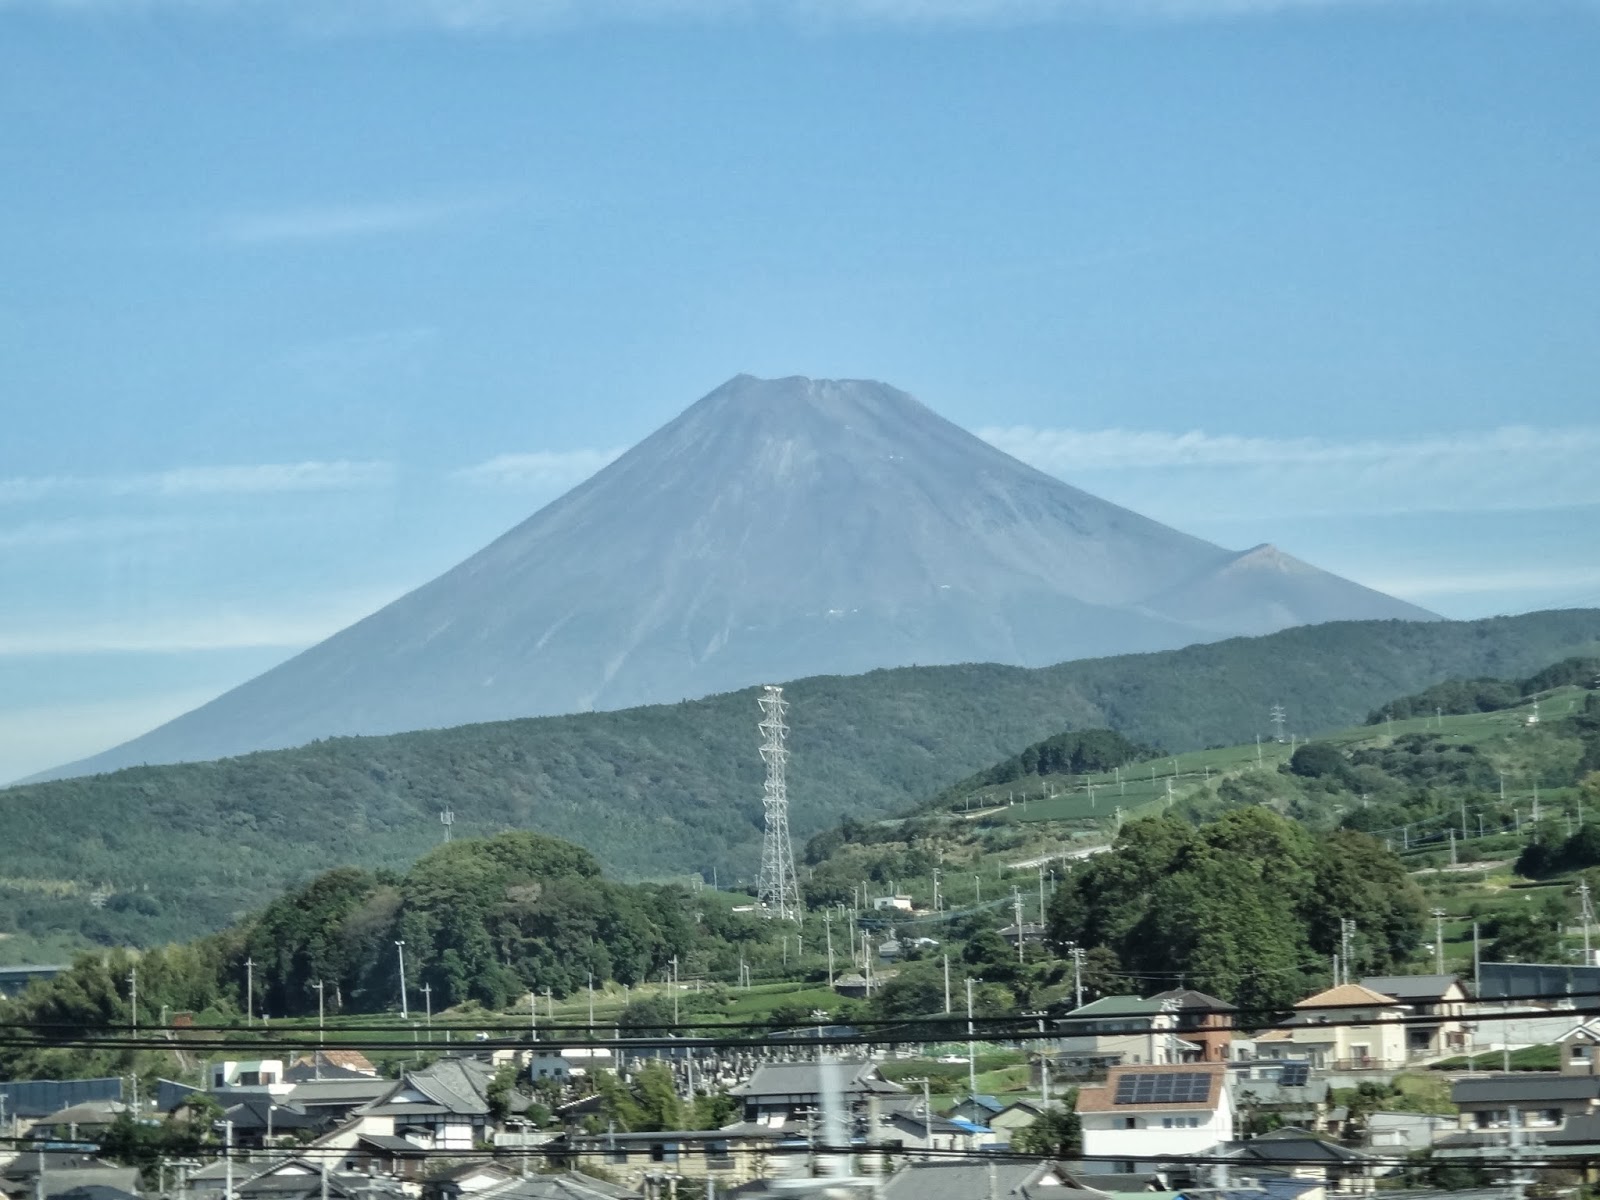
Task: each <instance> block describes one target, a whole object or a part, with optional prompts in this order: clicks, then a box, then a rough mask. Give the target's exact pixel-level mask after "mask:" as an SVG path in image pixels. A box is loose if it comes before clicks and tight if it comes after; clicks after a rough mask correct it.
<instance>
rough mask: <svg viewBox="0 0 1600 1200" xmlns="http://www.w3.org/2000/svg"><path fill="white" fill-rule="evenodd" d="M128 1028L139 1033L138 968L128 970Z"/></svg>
mask: <svg viewBox="0 0 1600 1200" xmlns="http://www.w3.org/2000/svg"><path fill="white" fill-rule="evenodd" d="M128 1028H129V1029H130V1030H132V1031H133V1033H134V1034H136V1035H137V1034H138V1032H139V968H138V967H129V968H128Z"/></svg>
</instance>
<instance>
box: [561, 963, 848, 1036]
mask: <svg viewBox="0 0 1600 1200" xmlns="http://www.w3.org/2000/svg"><path fill="white" fill-rule="evenodd" d="M739 962H740V965H741V966H742V965H743V964H744V957H743V955H741V956H740V959H739ZM828 984H829V986H830V987H831V986H832V984H833V977H832V976H831V975H830V976H829V977H828ZM589 1036H590V1037H593V1036H594V972H593V971H590V972H589Z"/></svg>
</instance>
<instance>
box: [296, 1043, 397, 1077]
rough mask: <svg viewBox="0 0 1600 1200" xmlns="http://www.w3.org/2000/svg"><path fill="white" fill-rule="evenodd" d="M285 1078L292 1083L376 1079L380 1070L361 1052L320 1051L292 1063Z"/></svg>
mask: <svg viewBox="0 0 1600 1200" xmlns="http://www.w3.org/2000/svg"><path fill="white" fill-rule="evenodd" d="M284 1078H285V1079H287V1080H289V1082H291V1083H304V1082H305V1081H306V1080H309V1079H363V1078H364V1079H376V1078H378V1068H377V1067H375V1066H373V1065H372V1060H371V1059H369V1058H368V1057H367V1056H366V1055H365V1054H363V1053H361V1051H359V1050H318V1051H316V1052H314V1053H312V1054H302V1055H301V1056H300V1057H299V1058H297V1059H295V1060H294V1062H292V1063H290V1064H289V1069H288V1070H287V1071H285V1072H284Z"/></svg>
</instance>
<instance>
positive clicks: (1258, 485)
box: [979, 426, 1600, 524]
mask: <svg viewBox="0 0 1600 1200" xmlns="http://www.w3.org/2000/svg"><path fill="white" fill-rule="evenodd" d="M979 432H980V435H981V436H982V437H983V438H984V439H985V440H986V441H988V442H990V443H991V444H993V445H994V446H997V447H998V448H999V449H1001V450H1004V451H1006V452H1007V453H1008V454H1012V455H1015V456H1016V457H1017V458H1020V459H1022V460H1023V461H1024V462H1027V463H1030V464H1032V465H1033V466H1036V467H1038V468H1039V469H1040V470H1042V471H1047V472H1049V473H1050V474H1053V475H1056V476H1059V477H1060V478H1063V479H1066V480H1068V481H1070V482H1079V483H1082V484H1084V486H1087V487H1089V488H1090V489H1091V490H1094V491H1098V492H1100V493H1102V494H1105V495H1107V496H1108V497H1109V498H1111V499H1115V500H1117V501H1118V502H1119V503H1123V504H1128V505H1129V506H1130V507H1133V508H1137V509H1139V510H1140V511H1143V512H1148V513H1150V514H1151V515H1153V516H1159V517H1161V518H1162V519H1166V520H1172V521H1175V522H1176V523H1178V524H1192V522H1193V521H1195V520H1197V519H1227V518H1233V517H1240V516H1244V515H1248V514H1252V513H1255V514H1259V513H1260V512H1262V511H1263V509H1264V508H1265V509H1269V510H1270V511H1272V512H1274V513H1276V514H1278V515H1280V516H1291V515H1292V516H1313V515H1341V514H1353V513H1394V512H1481V511H1514V510H1519V509H1540V508H1571V507H1578V506H1585V505H1593V504H1600V472H1596V471H1594V470H1593V467H1592V464H1593V462H1594V460H1595V455H1596V454H1597V453H1600V428H1595V427H1576V428H1565V429H1536V428H1529V427H1526V426H1508V427H1505V428H1501V429H1493V430H1485V431H1481V432H1472V433H1460V434H1450V435H1446V436H1441V437H1424V438H1410V439H1387V440H1386V439H1352V440H1346V441H1340V440H1336V439H1329V438H1307V437H1263V436H1259V435H1253V434H1252V435H1235V434H1211V433H1206V432H1204V431H1199V430H1193V431H1150V430H1127V429H1102V430H1079V429H1038V428H1031V427H1027V426H1012V427H997V428H989V429H984V430H980V431H979Z"/></svg>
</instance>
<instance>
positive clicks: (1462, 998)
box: [1361, 975, 1472, 1059]
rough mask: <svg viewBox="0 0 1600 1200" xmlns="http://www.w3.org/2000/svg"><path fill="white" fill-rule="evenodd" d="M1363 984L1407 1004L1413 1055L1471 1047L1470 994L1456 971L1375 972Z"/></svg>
mask: <svg viewBox="0 0 1600 1200" xmlns="http://www.w3.org/2000/svg"><path fill="white" fill-rule="evenodd" d="M1361 986H1362V987H1364V988H1367V989H1368V990H1370V991H1374V992H1379V993H1381V994H1382V995H1385V996H1389V997H1392V998H1393V999H1394V1000H1395V1001H1397V1002H1398V1003H1400V1004H1403V1005H1405V1009H1406V1015H1407V1016H1408V1017H1409V1018H1410V1019H1409V1020H1408V1021H1407V1022H1406V1053H1407V1054H1408V1055H1409V1056H1410V1057H1412V1058H1423V1059H1426V1058H1444V1057H1447V1056H1449V1055H1453V1054H1465V1053H1467V1051H1468V1050H1469V1049H1470V1048H1471V1045H1470V1043H1471V1037H1472V1033H1471V1026H1470V1025H1469V1024H1468V1023H1467V1011H1468V1003H1469V1000H1470V998H1469V997H1468V995H1467V989H1466V988H1465V987H1463V986H1462V984H1461V980H1460V979H1458V978H1456V977H1455V976H1454V975H1371V976H1368V977H1367V978H1366V979H1363V980H1362V981H1361Z"/></svg>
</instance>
